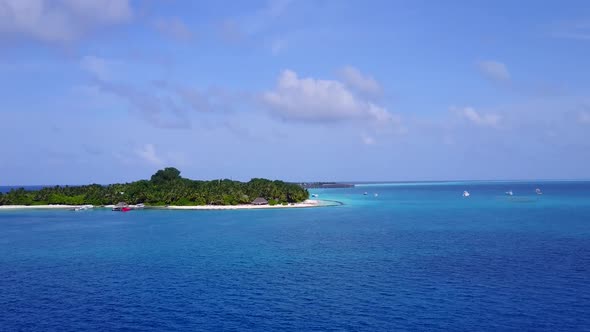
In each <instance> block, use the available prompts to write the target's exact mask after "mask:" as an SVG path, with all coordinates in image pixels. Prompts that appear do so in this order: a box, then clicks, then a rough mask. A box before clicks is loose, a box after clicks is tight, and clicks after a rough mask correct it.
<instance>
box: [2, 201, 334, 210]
mask: <svg viewBox="0 0 590 332" xmlns="http://www.w3.org/2000/svg"><path fill="white" fill-rule="evenodd" d="M325 205H329V204H328V202H322V201H320V200H313V199H308V200H306V201H304V202H302V203H292V204H289V205H280V204H277V205H251V204H242V205H193V206H175V205H171V206H167V207H154V208H159V209H164V210H166V209H168V210H250V209H288V208H309V207H317V206H325ZM77 207H80V205H0V210H17V209H22V210H41V209H66V210H67V209H74V208H77ZM112 207H113V205H106V206H104V207H102V208H112ZM131 207H133V206H131ZM95 208H98V209H100V208H101V207H99V206H97V207H95ZM146 208H148V209H149V208H151V207H149V206H148V207H146Z"/></svg>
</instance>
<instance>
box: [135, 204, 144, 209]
mask: <svg viewBox="0 0 590 332" xmlns="http://www.w3.org/2000/svg"><path fill="white" fill-rule="evenodd" d="M135 208H136V209H143V208H145V204H143V203H139V204H137V205H135Z"/></svg>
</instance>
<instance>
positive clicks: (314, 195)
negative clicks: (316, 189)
mask: <svg viewBox="0 0 590 332" xmlns="http://www.w3.org/2000/svg"><path fill="white" fill-rule="evenodd" d="M318 196H319V195H318V194H311V197H318Z"/></svg>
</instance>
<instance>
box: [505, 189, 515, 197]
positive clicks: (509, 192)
mask: <svg viewBox="0 0 590 332" xmlns="http://www.w3.org/2000/svg"><path fill="white" fill-rule="evenodd" d="M506 195H508V196H512V195H514V193H513V192H512V190H509V191H507V192H506Z"/></svg>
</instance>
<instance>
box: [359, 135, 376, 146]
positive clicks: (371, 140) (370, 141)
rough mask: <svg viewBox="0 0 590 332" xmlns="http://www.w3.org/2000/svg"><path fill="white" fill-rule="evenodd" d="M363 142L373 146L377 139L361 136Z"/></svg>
mask: <svg viewBox="0 0 590 332" xmlns="http://www.w3.org/2000/svg"><path fill="white" fill-rule="evenodd" d="M361 141H362V142H363V144H365V145H373V144H375V143H376V141H375V138H373V137H371V136H368V135H362V136H361Z"/></svg>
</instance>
